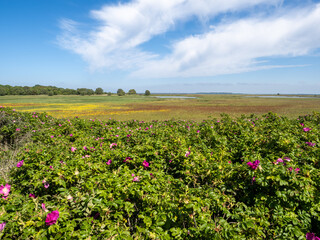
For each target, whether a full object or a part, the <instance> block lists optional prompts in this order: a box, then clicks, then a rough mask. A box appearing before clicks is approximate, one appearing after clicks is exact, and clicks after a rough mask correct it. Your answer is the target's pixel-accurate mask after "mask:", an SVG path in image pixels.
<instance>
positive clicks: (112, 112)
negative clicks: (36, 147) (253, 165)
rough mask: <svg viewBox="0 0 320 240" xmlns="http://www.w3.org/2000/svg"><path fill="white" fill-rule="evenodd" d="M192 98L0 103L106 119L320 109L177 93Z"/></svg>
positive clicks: (301, 102)
mask: <svg viewBox="0 0 320 240" xmlns="http://www.w3.org/2000/svg"><path fill="white" fill-rule="evenodd" d="M179 96H188V97H195V98H186V99H184V98H181V99H177V98H157V97H155V96H148V97H147V96H141V95H133V96H132V95H131V96H128V95H127V96H121V97H119V96H116V95H114V96H107V95H103V96H97V95H95V96H76V95H72V96H71V95H70V96H62V95H58V96H45V95H40V96H1V97H0V105H2V106H5V107H12V108H15V109H16V110H19V111H26V112H34V111H36V112H47V113H48V114H50V115H52V116H53V117H57V118H72V117H76V116H78V117H81V118H86V119H92V118H97V119H101V120H106V119H109V118H112V119H116V120H131V119H137V120H144V121H151V120H166V119H182V120H196V121H202V120H203V119H208V118H209V117H213V118H218V117H220V115H221V114H222V113H226V114H228V115H230V116H231V117H240V116H241V115H242V114H245V115H248V114H257V115H262V114H266V113H268V112H273V113H277V114H280V115H281V116H286V117H289V118H294V117H298V116H299V115H305V114H308V113H312V112H313V111H316V112H320V97H319V96H318V97H314V96H310V98H303V97H297V98H292V97H290V98H277V97H276V96H274V97H262V96H254V95H233V94H223V95H218V94H212V95H209V94H202V95H199V94H198V95H196V94H193V95H179Z"/></svg>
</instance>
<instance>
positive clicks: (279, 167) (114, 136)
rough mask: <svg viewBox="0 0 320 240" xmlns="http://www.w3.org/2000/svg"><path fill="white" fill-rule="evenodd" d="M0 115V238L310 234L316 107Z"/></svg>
mask: <svg viewBox="0 0 320 240" xmlns="http://www.w3.org/2000/svg"><path fill="white" fill-rule="evenodd" d="M0 116H1V119H0V135H1V138H0V142H1V152H0V157H1V160H0V165H1V179H0V186H1V187H0V197H2V198H0V238H2V239H306V234H308V233H310V232H312V233H315V235H317V236H319V235H320V215H319V214H320V171H319V161H320V150H319V143H320V140H319V137H320V134H319V128H320V125H319V124H320V115H319V113H313V114H311V115H307V116H303V117H300V118H299V119H287V118H284V117H280V116H277V115H276V114H273V113H269V114H267V115H265V116H263V117H257V116H254V115H251V116H243V117H241V118H238V119H232V118H230V117H228V116H227V115H223V116H222V117H221V119H219V121H218V120H217V119H211V120H205V121H203V122H200V123H197V122H191V121H153V122H138V121H134V120H132V121H126V122H120V121H114V120H109V121H99V120H96V119H94V120H84V119H80V118H74V119H70V120H68V119H55V118H52V117H50V116H47V115H46V114H45V113H33V114H32V113H21V112H16V111H14V110H13V109H10V108H1V110H0ZM23 139H25V140H23ZM26 139H27V140H26ZM13 151H15V154H12V152H13ZM10 154H11V155H10ZM10 156H11V157H10ZM4 159H7V160H6V162H5V161H4ZM8 159H9V160H10V161H9V160H8ZM10 162H11V165H10ZM12 163H14V164H12ZM4 165H5V166H6V167H7V168H4ZM10 166H13V167H10ZM9 169H11V170H10V171H9ZM310 236H311V235H310V234H309V235H307V237H310Z"/></svg>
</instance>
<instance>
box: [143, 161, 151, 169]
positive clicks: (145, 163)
mask: <svg viewBox="0 0 320 240" xmlns="http://www.w3.org/2000/svg"><path fill="white" fill-rule="evenodd" d="M142 165H143V166H144V167H145V168H147V167H149V166H150V164H149V163H148V162H147V161H146V160H144V161H143V163H142Z"/></svg>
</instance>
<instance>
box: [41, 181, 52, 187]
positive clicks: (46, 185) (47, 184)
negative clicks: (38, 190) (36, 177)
mask: <svg viewBox="0 0 320 240" xmlns="http://www.w3.org/2000/svg"><path fill="white" fill-rule="evenodd" d="M42 183H43V186H44V187H45V188H48V187H49V186H50V185H49V183H47V181H46V180H43V181H42Z"/></svg>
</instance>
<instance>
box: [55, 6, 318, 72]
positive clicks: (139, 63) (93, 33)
mask: <svg viewBox="0 0 320 240" xmlns="http://www.w3.org/2000/svg"><path fill="white" fill-rule="evenodd" d="M281 4H282V1H280V0H197V1H195V0H162V1H150V0H137V1H132V2H129V3H126V4H118V5H112V6H111V5H106V6H104V7H102V8H101V9H100V10H94V11H91V12H90V16H91V17H92V18H93V19H94V20H96V23H97V24H96V25H95V26H92V27H91V28H90V30H89V31H81V30H80V28H81V24H79V23H76V22H74V21H72V20H68V19H64V20H62V21H61V28H62V30H63V33H62V34H61V35H60V36H59V37H58V42H59V44H60V46H61V47H63V48H65V49H68V50H70V51H72V52H74V53H76V54H78V55H80V56H81V57H82V58H83V59H84V60H85V61H86V62H88V63H89V65H90V67H91V69H99V68H107V69H113V70H115V69H122V70H126V71H129V72H130V74H131V76H132V77H135V78H137V77H139V78H144V77H146V78H167V77H195V76H214V75H221V74H232V73H239V72H247V71H254V70H259V69H266V68H274V67H279V65H275V64H268V62H265V60H266V59H267V58H269V57H292V56H304V55H307V54H310V53H312V51H313V50H315V49H318V48H320V28H319V27H318V26H319V24H320V4H309V5H307V6H304V7H300V8H299V9H298V8H297V9H284V10H286V11H284V10H283V9H282V10H283V11H281V7H279V6H281ZM262 6H264V7H270V8H271V9H273V12H271V14H270V12H269V13H268V14H266V13H265V12H264V11H263V10H261V9H263V8H262ZM257 8H258V10H257V11H258V12H255V13H254V15H250V14H249V16H247V15H246V17H244V18H241V17H239V13H242V12H243V11H247V12H248V11H250V10H252V9H255V10H256V9H257ZM225 13H228V14H229V15H230V16H231V17H232V18H230V19H226V20H225V21H215V23H214V24H212V23H211V24H209V22H210V21H212V20H215V18H218V17H219V15H221V14H225ZM194 17H197V18H198V19H202V20H203V19H205V21H207V22H206V23H205V24H208V28H207V30H206V32H203V33H202V34H200V35H191V36H187V37H185V38H184V39H171V41H170V42H169V43H166V44H169V45H170V50H171V52H170V53H169V54H167V55H163V54H162V53H161V52H150V51H149V52H148V51H145V50H144V49H143V46H142V44H143V43H146V42H148V41H150V40H152V38H154V37H156V36H159V35H161V34H165V33H166V32H168V31H174V27H175V26H176V25H177V24H187V23H188V21H190V19H192V18H194ZM209 25H210V26H211V27H209ZM262 60H264V61H262Z"/></svg>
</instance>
